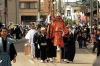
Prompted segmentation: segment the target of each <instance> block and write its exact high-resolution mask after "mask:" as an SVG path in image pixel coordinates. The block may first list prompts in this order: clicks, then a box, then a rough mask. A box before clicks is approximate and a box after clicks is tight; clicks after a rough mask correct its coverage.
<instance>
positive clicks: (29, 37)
mask: <svg viewBox="0 0 100 66" xmlns="http://www.w3.org/2000/svg"><path fill="white" fill-rule="evenodd" d="M30 27H31V29H30V30H29V31H28V33H27V34H26V36H25V38H26V39H27V40H28V41H27V42H29V44H30V46H31V55H33V57H34V55H35V46H34V43H33V37H34V34H35V33H36V32H37V31H36V29H35V25H34V23H32V24H31V25H30Z"/></svg>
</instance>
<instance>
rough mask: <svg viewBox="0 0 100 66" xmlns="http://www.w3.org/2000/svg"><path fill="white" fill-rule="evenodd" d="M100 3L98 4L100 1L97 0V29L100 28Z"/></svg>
mask: <svg viewBox="0 0 100 66" xmlns="http://www.w3.org/2000/svg"><path fill="white" fill-rule="evenodd" d="M98 3H99V2H98V0H97V28H98V26H99V9H98V7H99V6H98V5H99V4H98Z"/></svg>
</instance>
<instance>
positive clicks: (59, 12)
mask: <svg viewBox="0 0 100 66" xmlns="http://www.w3.org/2000/svg"><path fill="white" fill-rule="evenodd" d="M58 6H59V13H61V0H59V5H58Z"/></svg>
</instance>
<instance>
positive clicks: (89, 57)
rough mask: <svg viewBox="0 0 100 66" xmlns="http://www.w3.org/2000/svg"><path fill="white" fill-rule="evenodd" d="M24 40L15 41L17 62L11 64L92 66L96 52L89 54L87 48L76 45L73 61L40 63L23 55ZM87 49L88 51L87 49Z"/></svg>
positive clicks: (17, 65) (18, 65) (27, 65)
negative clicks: (79, 47)
mask: <svg viewBox="0 0 100 66" xmlns="http://www.w3.org/2000/svg"><path fill="white" fill-rule="evenodd" d="M24 44H25V40H24V39H22V40H20V41H18V42H16V43H15V47H16V49H17V52H18V56H17V62H16V63H13V64H12V65H13V66H92V64H93V62H94V60H95V58H96V54H91V52H90V50H89V49H78V46H76V55H75V59H74V63H66V62H61V63H56V62H53V63H41V62H40V60H36V59H34V60H32V57H31V56H25V55H24V53H23V50H24ZM87 50H89V51H87Z"/></svg>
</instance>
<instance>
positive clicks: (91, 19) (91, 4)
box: [90, 0, 93, 33]
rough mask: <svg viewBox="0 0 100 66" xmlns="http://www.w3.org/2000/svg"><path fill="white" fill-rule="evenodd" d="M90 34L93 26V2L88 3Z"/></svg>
mask: <svg viewBox="0 0 100 66" xmlns="http://www.w3.org/2000/svg"><path fill="white" fill-rule="evenodd" d="M90 9H91V12H90V33H92V31H93V30H92V26H93V0H91V1H90Z"/></svg>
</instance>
